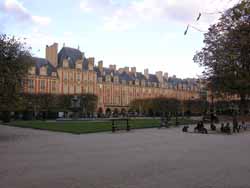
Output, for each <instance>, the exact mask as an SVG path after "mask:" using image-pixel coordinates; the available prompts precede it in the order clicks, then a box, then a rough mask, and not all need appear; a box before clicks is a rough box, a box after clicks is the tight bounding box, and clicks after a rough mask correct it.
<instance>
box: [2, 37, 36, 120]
mask: <svg viewBox="0 0 250 188" xmlns="http://www.w3.org/2000/svg"><path fill="white" fill-rule="evenodd" d="M29 50H30V49H29V48H26V47H25V44H24V43H22V42H21V41H20V40H19V39H16V38H15V37H8V36H7V35H4V34H0V111H2V115H3V121H5V122H8V121H10V112H11V111H14V110H15V109H16V108H17V107H18V106H19V103H20V99H21V97H20V93H21V87H22V80H24V78H25V76H26V75H27V73H28V70H29V68H30V66H31V64H32V62H33V60H32V58H31V55H30V52H29Z"/></svg>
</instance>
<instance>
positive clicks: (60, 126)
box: [7, 118, 195, 134]
mask: <svg viewBox="0 0 250 188" xmlns="http://www.w3.org/2000/svg"><path fill="white" fill-rule="evenodd" d="M117 123H118V124H119V125H120V126H119V127H124V129H125V127H126V124H125V122H122V121H121V122H117ZM179 123H180V124H181V125H183V124H191V123H195V121H194V120H191V119H180V120H179ZM7 125H10V126H16V127H22V128H33V129H40V130H48V131H57V132H67V133H73V134H86V133H97V132H108V131H111V130H112V124H111V121H110V120H103V121H54V122H51V121H14V122H11V123H9V124H7ZM129 125H130V127H131V129H142V128H156V127H159V125H160V120H159V119H153V118H152V119H131V120H129ZM170 125H175V121H174V120H171V121H170Z"/></svg>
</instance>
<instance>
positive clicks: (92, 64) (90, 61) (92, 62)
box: [88, 57, 95, 71]
mask: <svg viewBox="0 0 250 188" xmlns="http://www.w3.org/2000/svg"><path fill="white" fill-rule="evenodd" d="M94 62H95V58H94V57H90V58H88V69H89V70H90V71H92V70H94Z"/></svg>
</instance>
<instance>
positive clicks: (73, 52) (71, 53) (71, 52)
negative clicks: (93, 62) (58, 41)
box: [58, 47, 86, 68]
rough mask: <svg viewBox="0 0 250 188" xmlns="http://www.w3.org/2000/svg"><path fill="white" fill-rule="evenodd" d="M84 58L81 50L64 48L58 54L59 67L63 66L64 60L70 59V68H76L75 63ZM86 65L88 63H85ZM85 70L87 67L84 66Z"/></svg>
mask: <svg viewBox="0 0 250 188" xmlns="http://www.w3.org/2000/svg"><path fill="white" fill-rule="evenodd" d="M82 57H83V54H82V52H81V51H80V50H78V49H75V48H69V47H63V48H62V49H61V50H60V52H59V53H58V67H61V66H62V64H63V60H64V59H68V61H69V67H70V68H75V62H76V61H77V60H78V59H82ZM84 60H85V59H84ZM85 63H86V61H85V62H84V64H85ZM83 68H86V65H84V66H83Z"/></svg>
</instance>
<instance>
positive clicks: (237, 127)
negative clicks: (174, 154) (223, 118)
mask: <svg viewBox="0 0 250 188" xmlns="http://www.w3.org/2000/svg"><path fill="white" fill-rule="evenodd" d="M232 125H233V126H232V128H231V126H230V123H229V122H227V123H226V124H224V123H221V127H220V131H221V132H222V133H227V134H231V133H232V132H233V133H236V132H238V133H239V132H240V130H241V129H243V130H245V131H246V130H247V124H246V123H245V121H242V122H241V124H240V123H238V121H237V119H236V117H234V119H233V123H232ZM188 128H189V127H188V126H184V127H183V128H182V131H183V132H188ZM211 130H212V131H216V126H215V125H214V124H213V123H212V124H211ZM194 132H198V133H202V134H207V133H208V130H207V129H206V128H205V127H204V124H203V121H200V122H198V123H197V125H196V127H195V128H194Z"/></svg>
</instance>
